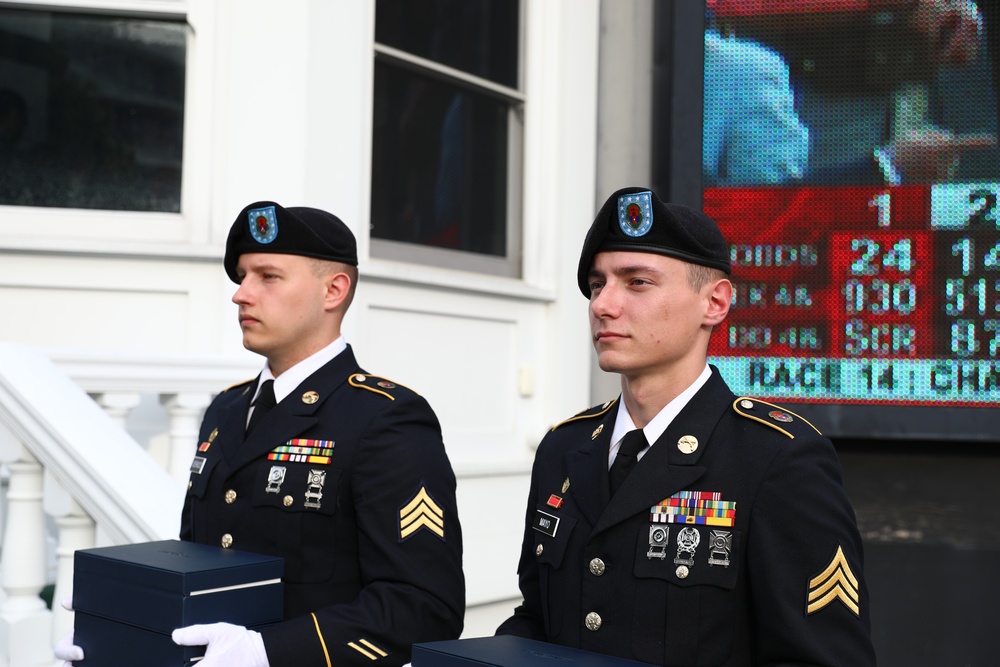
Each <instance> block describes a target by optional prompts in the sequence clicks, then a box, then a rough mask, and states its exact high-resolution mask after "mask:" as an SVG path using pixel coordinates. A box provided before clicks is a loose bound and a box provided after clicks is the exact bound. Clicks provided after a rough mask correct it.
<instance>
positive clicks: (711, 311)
mask: <svg viewBox="0 0 1000 667" xmlns="http://www.w3.org/2000/svg"><path fill="white" fill-rule="evenodd" d="M706 289H707V290H708V297H707V298H708V306H707V308H706V310H705V324H707V325H709V326H713V327H714V326H717V325H719V324H721V323H722V320H724V319H726V315H728V314H729V306H730V305H731V304H732V302H733V284H732V283H731V282H729V280H728V279H726V278H722V279H720V280H717V281H715V283H714V284H710V285H707V286H706Z"/></svg>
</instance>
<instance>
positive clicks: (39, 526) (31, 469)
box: [0, 449, 53, 667]
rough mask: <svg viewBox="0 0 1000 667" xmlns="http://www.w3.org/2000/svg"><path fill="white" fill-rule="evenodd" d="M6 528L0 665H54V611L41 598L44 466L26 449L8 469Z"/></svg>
mask: <svg viewBox="0 0 1000 667" xmlns="http://www.w3.org/2000/svg"><path fill="white" fill-rule="evenodd" d="M8 469H9V470H10V485H9V489H8V492H7V524H6V526H5V527H4V549H3V555H2V557H0V586H2V587H3V589H4V591H5V592H6V594H7V597H6V599H5V600H4V601H3V603H2V604H0V647H3V649H4V654H3V655H2V656H0V662H2V663H3V664H5V665H7V666H8V667H27V666H29V665H41V664H44V663H46V662H48V663H51V661H52V657H53V656H52V646H53V645H52V641H51V632H52V626H51V612H49V610H48V609H47V608H46V607H45V602H44V601H43V600H42V598H41V597H39V593H40V592H41V590H42V588H43V587H44V586H45V511H44V510H43V508H42V466H41V465H40V464H39V463H38V461H37V460H36V459H35V457H34V456H32V455H31V454H30V453H29V452H28V451H27V450H26V449H24V450H22V453H21V456H20V458H19V459H18V460H17V461H13V462H11V463H9V464H8Z"/></svg>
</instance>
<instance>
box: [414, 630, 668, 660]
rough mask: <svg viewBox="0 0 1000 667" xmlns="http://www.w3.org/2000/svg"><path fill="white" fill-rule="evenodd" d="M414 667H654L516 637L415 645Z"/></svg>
mask: <svg viewBox="0 0 1000 667" xmlns="http://www.w3.org/2000/svg"><path fill="white" fill-rule="evenodd" d="M411 664H412V665H413V667H483V666H487V667H650V666H649V663H646V662H636V661H635V660H626V659H625V658H616V657H614V656H611V655H604V654H603V653H593V652H592V651H584V650H581V649H578V648H569V647H568V646H559V645H558V644H549V643H547V642H540V641H537V640H535V639H525V638H523V637H515V636H514V635H498V636H496V637H477V638H475V639H453V640H449V641H440V642H426V643H423V644H414V645H413V655H412V662H411Z"/></svg>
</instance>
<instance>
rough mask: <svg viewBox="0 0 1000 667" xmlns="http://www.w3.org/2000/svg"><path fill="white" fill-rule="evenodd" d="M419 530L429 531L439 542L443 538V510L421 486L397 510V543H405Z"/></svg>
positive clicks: (443, 539)
mask: <svg viewBox="0 0 1000 667" xmlns="http://www.w3.org/2000/svg"><path fill="white" fill-rule="evenodd" d="M421 529H424V530H429V531H430V532H432V533H434V534H435V535H437V536H438V537H439V538H440V539H441V541H442V542H443V541H445V537H444V510H443V509H441V506H440V505H438V504H437V503H436V502H435V501H434V498H432V497H431V495H430V494H429V493H427V488H426V487H425V486H424V485H423V484H421V486H420V490H419V491H417V492H416V493H415V494H413V497H412V498H411V499H410V500H408V501H406V503H405V504H403V506H402V507H400V508H399V541H400V542H405V541H406V540H408V539H410V538H411V537H413V535H414V534H415V533H418V532H419V531H420V530H421Z"/></svg>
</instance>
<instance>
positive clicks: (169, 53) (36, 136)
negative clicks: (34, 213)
mask: <svg viewBox="0 0 1000 667" xmlns="http://www.w3.org/2000/svg"><path fill="white" fill-rule="evenodd" d="M186 35H187V29H186V27H185V25H184V24H183V23H180V22H168V21H152V20H144V19H125V18H114V17H108V16H85V15H76V14H65V13H54V12H42V11H20V10H13V9H0V173H2V174H3V177H2V178H0V204H7V205H19V206H51V207H70V208H96V209H114V210H132V211H170V212H179V211H180V197H181V157H182V155H181V153H182V139H183V132H184V72H185V43H186Z"/></svg>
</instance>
